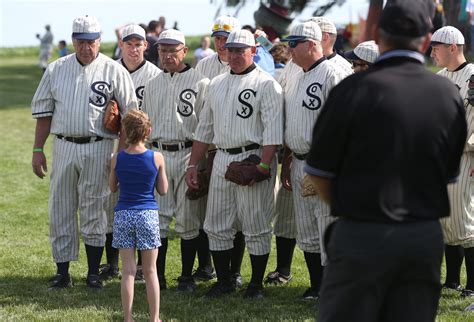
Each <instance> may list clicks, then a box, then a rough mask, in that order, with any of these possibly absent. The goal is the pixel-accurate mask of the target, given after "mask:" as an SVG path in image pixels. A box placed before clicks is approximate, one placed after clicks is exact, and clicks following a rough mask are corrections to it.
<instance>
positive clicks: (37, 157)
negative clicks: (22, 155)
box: [31, 116, 53, 179]
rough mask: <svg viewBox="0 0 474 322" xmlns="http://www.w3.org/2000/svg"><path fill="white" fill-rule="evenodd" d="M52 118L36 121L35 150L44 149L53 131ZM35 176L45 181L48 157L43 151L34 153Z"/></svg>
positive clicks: (32, 161)
mask: <svg viewBox="0 0 474 322" xmlns="http://www.w3.org/2000/svg"><path fill="white" fill-rule="evenodd" d="M52 119H53V118H52V116H48V117H42V118H39V119H37V120H36V130H35V143H34V145H33V149H43V147H44V144H45V143H46V140H47V139H48V136H49V132H50V130H51V121H52ZM31 165H32V167H33V172H34V174H35V175H36V176H37V177H38V178H40V179H43V178H44V177H45V176H46V172H47V171H48V166H47V163H46V156H45V155H44V152H43V151H38V152H33V157H32V160H31Z"/></svg>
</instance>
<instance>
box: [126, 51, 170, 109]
mask: <svg viewBox="0 0 474 322" xmlns="http://www.w3.org/2000/svg"><path fill="white" fill-rule="evenodd" d="M118 62H120V64H122V65H123V66H125V67H126V65H125V63H124V61H123V59H119V60H118ZM161 72H162V71H161V69H159V68H158V67H156V66H155V65H154V64H152V63H150V62H149V61H147V60H144V61H143V64H142V65H140V66H139V67H138V68H137V69H136V70H134V71H133V72H131V73H130V76H131V77H132V81H133V86H134V87H135V95H136V96H137V99H138V108H142V105H143V92H144V89H145V84H146V83H147V82H148V81H149V80H150V79H151V78H153V77H155V76H157V75H158V74H159V73H161Z"/></svg>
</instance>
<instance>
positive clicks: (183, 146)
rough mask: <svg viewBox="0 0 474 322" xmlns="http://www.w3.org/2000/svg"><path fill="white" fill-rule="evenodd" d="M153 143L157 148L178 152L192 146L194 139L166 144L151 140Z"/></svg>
mask: <svg viewBox="0 0 474 322" xmlns="http://www.w3.org/2000/svg"><path fill="white" fill-rule="evenodd" d="M151 145H153V146H154V147H155V148H157V149H160V150H164V151H171V152H176V151H180V150H183V149H186V148H189V147H192V146H193V141H185V142H179V143H176V144H164V143H160V142H158V141H153V142H151Z"/></svg>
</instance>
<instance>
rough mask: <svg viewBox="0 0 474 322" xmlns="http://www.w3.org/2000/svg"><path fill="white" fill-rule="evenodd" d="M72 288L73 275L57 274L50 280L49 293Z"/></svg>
mask: <svg viewBox="0 0 474 322" xmlns="http://www.w3.org/2000/svg"><path fill="white" fill-rule="evenodd" d="M69 287H72V278H71V275H69V274H67V275H61V274H56V275H55V276H53V277H52V278H50V279H49V288H48V290H49V291H53V290H60V289H63V288H69Z"/></svg>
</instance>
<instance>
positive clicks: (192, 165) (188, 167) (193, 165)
mask: <svg viewBox="0 0 474 322" xmlns="http://www.w3.org/2000/svg"><path fill="white" fill-rule="evenodd" d="M196 167H197V166H196V165H195V164H190V165H188V166H187V167H186V171H188V170H189V169H191V168H196Z"/></svg>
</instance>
